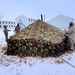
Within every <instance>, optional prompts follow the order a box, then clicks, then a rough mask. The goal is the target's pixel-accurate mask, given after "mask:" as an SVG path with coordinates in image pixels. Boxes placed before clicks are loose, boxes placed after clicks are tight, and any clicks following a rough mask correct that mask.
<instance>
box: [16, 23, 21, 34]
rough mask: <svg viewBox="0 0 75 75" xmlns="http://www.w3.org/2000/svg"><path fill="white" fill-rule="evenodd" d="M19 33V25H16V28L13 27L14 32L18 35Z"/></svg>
mask: <svg viewBox="0 0 75 75" xmlns="http://www.w3.org/2000/svg"><path fill="white" fill-rule="evenodd" d="M19 31H20V26H19V23H18V24H17V26H16V27H15V32H16V33H18V32H19Z"/></svg>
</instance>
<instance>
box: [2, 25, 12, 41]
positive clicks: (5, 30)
mask: <svg viewBox="0 0 75 75" xmlns="http://www.w3.org/2000/svg"><path fill="white" fill-rule="evenodd" d="M8 31H11V30H8V29H7V26H6V25H4V30H3V32H4V35H5V39H6V41H7V39H8Z"/></svg>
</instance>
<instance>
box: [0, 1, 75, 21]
mask: <svg viewBox="0 0 75 75" xmlns="http://www.w3.org/2000/svg"><path fill="white" fill-rule="evenodd" d="M40 14H43V15H45V19H46V20H49V19H51V18H53V17H55V16H57V15H59V14H63V15H66V16H69V17H72V18H75V0H0V16H1V17H2V20H10V21H14V20H15V18H16V17H18V16H19V15H24V16H26V17H30V18H35V19H38V18H40Z"/></svg>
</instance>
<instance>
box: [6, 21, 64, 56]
mask: <svg viewBox="0 0 75 75" xmlns="http://www.w3.org/2000/svg"><path fill="white" fill-rule="evenodd" d="M63 37H64V33H63V31H62V30H60V29H58V28H57V27H54V26H52V25H49V24H47V23H45V22H43V21H41V20H37V21H36V22H34V23H32V24H31V25H29V26H28V27H26V28H24V29H23V30H21V31H20V32H19V33H18V34H16V35H14V36H12V37H11V38H10V39H8V41H7V42H8V50H7V54H12V55H20V56H42V57H43V56H53V55H56V56H57V55H59V54H60V53H61V52H60V51H62V50H63V49H61V50H58V49H60V48H59V46H58V45H57V43H60V42H61V41H62V38H63ZM61 46H62V45H61Z"/></svg>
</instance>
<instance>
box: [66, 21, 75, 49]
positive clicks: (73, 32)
mask: <svg viewBox="0 0 75 75" xmlns="http://www.w3.org/2000/svg"><path fill="white" fill-rule="evenodd" d="M66 34H67V35H68V38H69V42H70V50H74V35H75V30H74V22H70V24H69V28H68V31H66Z"/></svg>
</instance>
